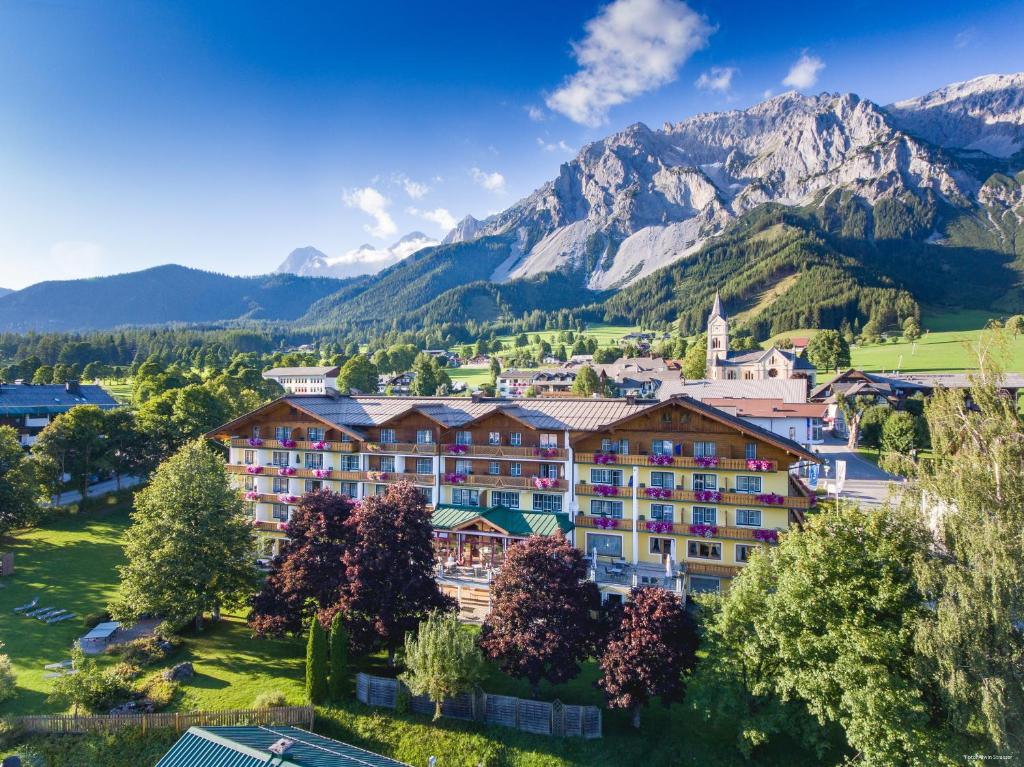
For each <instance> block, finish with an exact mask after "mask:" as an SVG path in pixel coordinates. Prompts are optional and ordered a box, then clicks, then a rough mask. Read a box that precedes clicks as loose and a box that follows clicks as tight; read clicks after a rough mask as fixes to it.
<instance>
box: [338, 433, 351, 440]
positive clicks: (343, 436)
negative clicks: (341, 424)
mask: <svg viewBox="0 0 1024 767" xmlns="http://www.w3.org/2000/svg"><path fill="white" fill-rule="evenodd" d="M351 441H352V436H351V435H350V434H346V433H345V432H342V433H341V436H340V437H338V442H351Z"/></svg>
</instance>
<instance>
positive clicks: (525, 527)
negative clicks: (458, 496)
mask: <svg viewBox="0 0 1024 767" xmlns="http://www.w3.org/2000/svg"><path fill="white" fill-rule="evenodd" d="M477 518H479V519H483V520H484V521H486V522H490V523H491V524H492V525H494V526H496V527H500V528H501V529H502V530H506V531H508V534H509V535H514V536H516V537H517V538H527V537H529V536H531V535H554V534H555V531H557V530H561V531H562V532H563V533H569V532H571V531H572V529H573V528H574V527H575V525H574V524H573V523H572V522H571V521H570V520H569V517H568V516H567V515H565V514H555V513H554V512H547V511H519V510H518V509H510V508H508V507H507V506H491V507H489V508H485V509H482V508H480V507H478V506H452V505H448V504H442V505H440V506H438V507H437V508H435V509H434V513H433V514H432V515H431V517H430V523H431V524H432V525H433V526H434V529H435V530H452V529H454V528H456V527H460V526H461V525H464V524H465V523H467V522H469V521H470V520H473V519H477Z"/></svg>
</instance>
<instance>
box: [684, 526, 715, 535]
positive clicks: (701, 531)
mask: <svg viewBox="0 0 1024 767" xmlns="http://www.w3.org/2000/svg"><path fill="white" fill-rule="evenodd" d="M690 535H699V536H700V537H701V538H712V537H714V536H716V535H718V525H690Z"/></svg>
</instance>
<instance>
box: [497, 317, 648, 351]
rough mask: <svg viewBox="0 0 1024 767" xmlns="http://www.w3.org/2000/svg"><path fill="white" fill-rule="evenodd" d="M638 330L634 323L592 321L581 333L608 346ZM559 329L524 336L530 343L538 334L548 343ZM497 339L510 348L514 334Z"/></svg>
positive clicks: (555, 338) (554, 340)
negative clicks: (616, 323) (608, 323)
mask: <svg viewBox="0 0 1024 767" xmlns="http://www.w3.org/2000/svg"><path fill="white" fill-rule="evenodd" d="M638 330H640V328H639V327H637V326H636V325H606V324H605V323H603V322H592V323H591V324H590V325H589V326H588V327H587V329H586V330H585V331H583V335H585V336H588V337H593V338H595V339H597V343H598V344H599V345H600V346H609V345H611V344H613V343H616V342H617V341H618V340H619V339H620V338H622V337H623V336H624V335H626V334H627V333H635V332H636V331H638ZM560 332H561V331H560V330H539V331H536V332H532V333H527V334H526V337H527V338H529V339H530V344H531V345H532V344H533V337H534V336H535V335H539V336H540V337H541V339H542V340H544V341H547V342H548V343H550V344H555V343H557V338H558V334H559V333H560ZM497 340H498V341H501V343H502V344H503V345H504V346H505V348H506V349H507V348H511V347H514V346H515V340H516V337H515V336H497Z"/></svg>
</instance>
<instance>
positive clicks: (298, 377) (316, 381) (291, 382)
mask: <svg viewBox="0 0 1024 767" xmlns="http://www.w3.org/2000/svg"><path fill="white" fill-rule="evenodd" d="M339 371H340V368H338V367H337V366H334V367H309V368H272V369H270V370H267V371H265V372H264V373H263V378H264V379H265V380H268V381H277V383H279V384H281V387H282V388H283V389H284V390H285V392H287V393H288V394H326V393H327V390H328V389H333V390H335V391H337V389H338V372H339Z"/></svg>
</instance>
